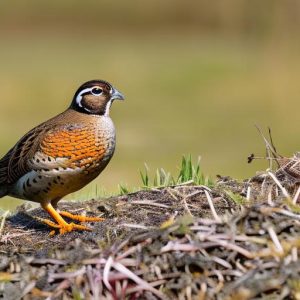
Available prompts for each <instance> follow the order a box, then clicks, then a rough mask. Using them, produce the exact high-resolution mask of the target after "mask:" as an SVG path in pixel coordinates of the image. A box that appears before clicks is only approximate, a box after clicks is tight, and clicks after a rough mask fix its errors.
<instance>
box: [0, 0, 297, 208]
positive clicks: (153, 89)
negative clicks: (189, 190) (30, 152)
mask: <svg viewBox="0 0 300 300" xmlns="http://www.w3.org/2000/svg"><path fill="white" fill-rule="evenodd" d="M7 3H8V2H6V4H5V5H4V6H3V9H2V10H1V13H0V17H1V21H0V38H1V48H0V65H1V68H0V87H1V100H0V101H1V110H0V141H1V142H0V155H1V156H2V155H4V154H5V153H6V151H7V150H8V149H9V147H11V146H12V145H13V144H14V143H15V142H16V141H17V140H18V139H19V138H20V137H21V136H22V135H23V134H24V133H25V132H26V131H28V130H29V129H31V128H32V127H33V126H35V125H37V124H39V123H40V122H42V121H44V120H46V119H47V118H50V117H51V116H53V115H55V114H57V113H60V112H61V111H62V110H64V109H65V108H66V107H67V106H68V105H69V103H70V101H71V99H72V96H73V93H74V92H75V89H77V87H78V86H79V85H80V84H81V83H82V82H84V81H86V80H89V79H94V78H102V79H106V80H108V81H110V82H112V83H113V84H114V85H115V86H116V87H117V88H118V89H119V90H120V91H121V92H122V93H123V94H125V96H126V101H125V102H124V103H115V104H114V105H113V108H112V112H111V116H112V118H113V120H114V122H115V126H116V128H117V138H118V140H117V149H116V153H115V156H114V158H113V160H112V162H111V163H110V164H109V166H108V167H107V169H106V170H105V171H104V173H103V174H102V175H101V176H100V177H99V178H98V179H97V181H96V182H95V183H94V184H92V185H90V186H88V187H86V188H85V189H84V190H83V191H82V192H78V193H76V194H75V195H74V196H72V197H73V198H80V199H84V198H90V197H93V196H95V195H96V193H100V192H101V193H103V191H106V193H111V192H116V191H117V186H118V184H119V183H123V184H127V185H128V186H129V187H134V186H139V185H140V184H141V183H140V179H139V170H140V169H143V167H144V163H145V162H146V163H147V164H148V165H149V166H150V168H151V169H152V170H154V169H155V168H157V167H164V168H165V169H167V170H169V171H171V172H172V173H176V167H177V166H178V164H179V161H180V158H181V155H182V154H188V153H191V154H192V155H193V156H194V157H195V158H196V157H197V156H198V155H200V156H201V157H202V167H203V170H204V172H205V173H206V174H210V175H211V176H215V175H216V174H223V175H231V176H234V177H237V178H241V179H242V178H245V177H247V176H252V175H253V174H254V173H255V172H256V170H259V169H265V168H266V167H267V164H266V163H264V162H254V164H252V165H248V164H247V159H246V158H247V156H248V155H249V154H250V153H252V152H254V153H256V154H264V145H263V142H262V139H261V138H260V136H259V134H258V133H257V131H256V129H255V128H254V124H259V125H260V126H262V127H263V128H265V127H266V126H270V127H271V128H272V130H273V138H274V141H275V144H276V145H277V147H278V150H279V152H280V153H282V154H284V155H291V154H292V153H293V152H295V151H296V150H299V143H300V142H299V139H298V137H299V132H300V127H299V125H298V115H299V108H300V105H299V95H300V85H299V82H298V81H299V77H300V60H299V58H300V54H299V53H300V51H299V50H300V43H299V42H298V39H297V38H296V37H297V33H298V32H297V31H298V29H297V26H296V25H298V24H297V23H298V21H299V18H296V17H297V16H298V15H297V12H296V8H298V4H297V3H296V2H292V1H287V2H286V5H283V4H282V3H281V2H274V3H273V2H272V3H273V4H272V5H271V6H270V7H268V6H267V5H264V4H259V3H260V2H257V1H253V2H252V4H251V5H252V6H250V7H247V6H246V4H245V3H246V2H243V1H229V2H228V3H230V6H228V7H227V6H224V5H223V6H222V5H221V4H219V5H216V7H211V5H209V4H205V2H204V1H202V2H201V4H199V5H198V6H195V7H193V6H191V7H186V6H183V5H182V4H180V2H178V1H175V2H174V3H175V4H174V6H168V5H170V1H167V2H166V3H167V4H159V3H160V2H158V1H154V4H155V5H161V10H160V12H157V10H156V9H155V8H154V7H153V5H154V4H153V5H150V4H149V3H147V4H143V6H141V5H137V2H136V1H133V2H132V3H131V5H129V7H127V6H125V5H124V4H122V3H123V2H121V1H117V2H116V3H118V5H117V4H116V3H114V4H112V3H109V2H107V1H103V2H95V1H87V2H84V3H85V4H79V3H81V2H77V3H76V4H74V5H72V4H71V2H70V1H66V2H64V4H59V3H60V2H58V1H52V2H51V3H52V4H49V3H48V4H45V5H46V6H42V5H39V4H38V2H37V1H28V2H26V5H24V6H21V7H19V10H18V11H15V10H14V9H13V6H12V4H7ZM72 3H73V2H72ZM99 3H102V5H103V6H101V4H99ZM241 3H244V4H243V5H242V4H241ZM269 3H271V2H269ZM135 4H136V5H135ZM83 5H84V6H83ZM144 5H146V6H144ZM201 5H202V6H201ZM259 5H261V6H259ZM86 6H88V8H87V7H86ZM174 7H175V8H174ZM222 7H223V9H222ZM103 8H105V9H103ZM225 8H226V9H225ZM250 8H251V9H250ZM203 9H206V12H207V13H205V11H203ZM267 9H268V12H269V13H271V14H267ZM256 11H257V12H258V13H257V14H255V12H256ZM197 13H199V14H197ZM298 28H299V27H298ZM96 185H97V187H96ZM15 203H16V202H13V201H12V200H11V198H5V200H3V199H1V200H0V207H2V208H11V207H13V205H15Z"/></svg>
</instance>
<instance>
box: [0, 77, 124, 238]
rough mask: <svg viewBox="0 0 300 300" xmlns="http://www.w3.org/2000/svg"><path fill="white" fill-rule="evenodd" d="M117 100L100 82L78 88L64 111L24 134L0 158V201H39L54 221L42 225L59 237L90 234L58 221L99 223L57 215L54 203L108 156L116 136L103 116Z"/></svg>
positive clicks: (118, 96)
mask: <svg viewBox="0 0 300 300" xmlns="http://www.w3.org/2000/svg"><path fill="white" fill-rule="evenodd" d="M117 99H118V100H124V96H123V95H122V94H121V93H120V92H119V91H118V90H117V89H115V88H114V87H113V86H112V85H111V84H110V83H108V82H106V81H104V80H91V81H88V82H86V83H84V84H83V85H81V86H80V87H79V89H78V90H77V91H76V93H75V95H74V97H73V100H72V102H71V105H70V107H69V108H68V109H67V110H65V111H64V112H63V113H61V114H59V115H57V116H55V117H54V118H52V119H49V120H48V121H46V122H44V123H42V124H40V125H38V126H37V127H35V128H33V129H32V130H30V131H29V132H28V133H27V134H25V135H24V136H23V137H22V138H21V139H20V140H19V141H18V142H17V143H16V145H15V146H14V147H13V148H11V150H10V151H9V152H8V153H7V154H6V155H5V156H4V157H3V158H2V159H1V160H0V197H3V196H5V195H9V196H12V197H16V198H20V199H25V200H30V201H34V202H38V203H40V205H41V207H42V208H43V209H44V210H46V211H47V212H48V213H49V215H50V216H51V217H52V218H53V220H54V222H53V221H50V220H47V219H43V222H44V223H46V224H47V225H49V226H51V227H53V228H56V229H57V230H59V232H60V234H64V233H66V232H70V231H73V230H90V229H89V228H88V227H86V226H84V225H82V224H78V223H77V222H76V223H74V222H71V223H68V222H66V221H65V219H64V218H63V217H68V218H70V219H71V220H72V219H73V220H77V221H80V222H89V221H101V220H102V219H101V218H97V217H86V216H80V215H73V214H71V213H69V212H67V211H59V210H57V203H58V201H59V200H61V199H62V198H63V197H64V196H65V195H67V194H70V193H72V192H75V191H77V190H79V189H81V188H82V187H84V186H85V185H87V184H88V183H89V182H91V181H92V180H93V179H95V178H96V177H97V176H98V175H99V174H100V173H101V172H102V171H103V169H104V168H105V167H106V166H107V164H108V163H109V161H110V159H111V158H112V156H113V153H114V150H115V143H116V137H115V128H114V125H113V122H112V120H111V118H110V117H109V112H110V107H111V105H112V102H113V101H114V100H117Z"/></svg>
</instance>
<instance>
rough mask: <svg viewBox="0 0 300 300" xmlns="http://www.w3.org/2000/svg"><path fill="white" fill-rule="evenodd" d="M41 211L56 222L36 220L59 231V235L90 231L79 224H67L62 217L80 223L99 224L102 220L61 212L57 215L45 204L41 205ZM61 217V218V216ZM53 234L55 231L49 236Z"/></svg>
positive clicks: (49, 205)
mask: <svg viewBox="0 0 300 300" xmlns="http://www.w3.org/2000/svg"><path fill="white" fill-rule="evenodd" d="M42 207H43V209H45V210H46V211H47V212H48V213H49V215H50V216H51V217H52V218H53V219H54V220H55V221H56V223H55V222H52V221H50V220H47V219H41V218H38V219H39V220H40V221H41V222H43V223H44V224H46V225H48V226H50V227H52V228H55V229H59V233H60V234H64V233H67V232H71V231H73V230H89V231H90V230H91V229H90V228H88V227H86V226H84V225H80V224H75V223H67V222H66V221H65V220H64V219H63V218H62V216H66V217H68V218H70V219H73V220H77V221H80V222H99V221H103V220H104V219H103V218H98V217H86V216H79V215H72V214H71V213H69V212H66V211H63V212H60V213H58V212H57V211H56V210H55V209H54V207H53V206H52V205H51V203H47V204H42ZM61 215H62V216H61ZM54 233H55V231H51V232H50V235H53V234H54Z"/></svg>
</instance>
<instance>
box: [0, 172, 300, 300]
mask: <svg viewBox="0 0 300 300" xmlns="http://www.w3.org/2000/svg"><path fill="white" fill-rule="evenodd" d="M274 176H275V175H274ZM275 179H276V177H275ZM279 183H280V182H279ZM281 183H282V186H281V187H280V186H278V183H276V181H274V178H273V177H272V176H271V175H269V174H268V173H266V174H263V175H262V177H259V178H258V177H256V178H254V179H251V180H247V181H245V182H242V183H239V182H237V181H235V180H232V179H231V178H229V177H219V181H218V183H217V185H216V186H215V187H214V188H213V189H212V190H210V189H209V188H207V187H203V186H192V185H182V186H174V187H167V188H161V189H153V190H145V191H141V192H136V193H133V194H129V195H125V196H120V197H114V198H110V199H103V200H101V201H99V200H97V201H96V200H91V201H86V202H83V203H77V202H63V203H61V206H60V207H61V208H63V209H64V210H69V211H71V212H73V213H82V212H85V213H87V214H90V213H91V214H97V215H101V216H104V217H105V218H106V220H105V221H104V222H102V223H95V224H94V225H93V231H92V232H84V233H80V232H74V233H70V234H66V235H62V236H59V235H56V236H54V237H50V236H49V235H48V233H49V229H48V228H47V227H46V226H44V225H40V224H39V223H38V222H37V221H36V220H34V219H32V216H39V217H47V216H46V215H45V214H44V212H43V211H42V210H41V209H29V210H28V209H26V208H23V209H20V210H19V211H18V212H17V213H16V214H15V215H13V216H11V217H10V218H9V219H8V220H7V221H6V224H5V226H4V228H3V231H2V233H1V235H0V299H21V298H22V299H226V300H231V299H232V300H234V299H299V293H300V261H299V259H298V257H299V254H300V251H299V250H300V214H299V211H300V207H298V204H297V201H298V199H295V197H294V198H293V197H292V196H293V195H294V194H296V191H297V186H295V187H294V190H293V189H292V185H289V186H288V187H286V192H287V193H289V195H291V196H290V197H289V198H287V197H286V194H285V193H284V192H283V190H282V188H285V182H284V181H281ZM83 208H84V209H83ZM1 297H2V298H1ZM9 297H10V298H9ZM12 297H14V298H12Z"/></svg>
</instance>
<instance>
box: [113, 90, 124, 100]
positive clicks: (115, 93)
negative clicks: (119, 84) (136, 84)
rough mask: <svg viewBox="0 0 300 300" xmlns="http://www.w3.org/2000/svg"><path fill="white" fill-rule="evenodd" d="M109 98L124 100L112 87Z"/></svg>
mask: <svg viewBox="0 0 300 300" xmlns="http://www.w3.org/2000/svg"><path fill="white" fill-rule="evenodd" d="M110 99H111V100H125V98H124V96H123V95H122V94H121V93H120V92H119V91H118V90H117V89H113V91H112V94H111V98H110Z"/></svg>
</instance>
